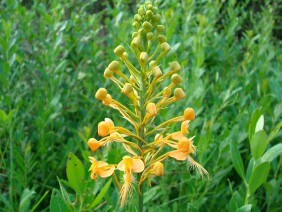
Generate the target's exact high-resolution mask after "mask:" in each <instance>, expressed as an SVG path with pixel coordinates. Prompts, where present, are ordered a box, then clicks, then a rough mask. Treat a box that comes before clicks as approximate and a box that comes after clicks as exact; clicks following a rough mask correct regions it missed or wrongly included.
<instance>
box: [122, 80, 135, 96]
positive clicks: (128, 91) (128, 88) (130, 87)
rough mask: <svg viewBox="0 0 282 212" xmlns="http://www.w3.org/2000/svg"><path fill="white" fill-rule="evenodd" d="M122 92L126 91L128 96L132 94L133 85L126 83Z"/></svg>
mask: <svg viewBox="0 0 282 212" xmlns="http://www.w3.org/2000/svg"><path fill="white" fill-rule="evenodd" d="M121 92H122V93H124V94H125V95H126V96H128V95H130V94H131V93H132V92H133V88H132V85H131V84H129V83H125V84H124V86H123V88H122V90H121Z"/></svg>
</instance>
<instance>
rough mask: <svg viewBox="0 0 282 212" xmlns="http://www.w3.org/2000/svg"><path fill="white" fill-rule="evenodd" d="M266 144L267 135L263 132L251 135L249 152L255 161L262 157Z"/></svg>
mask: <svg viewBox="0 0 282 212" xmlns="http://www.w3.org/2000/svg"><path fill="white" fill-rule="evenodd" d="M267 143H268V142H267V135H266V133H265V131H264V130H260V131H258V132H256V133H255V134H254V135H253V137H252V140H251V152H252V155H253V157H254V158H255V160H257V159H258V158H260V157H261V156H262V154H263V153H264V151H265V149H266V145H267Z"/></svg>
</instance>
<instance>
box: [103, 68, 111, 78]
mask: <svg viewBox="0 0 282 212" xmlns="http://www.w3.org/2000/svg"><path fill="white" fill-rule="evenodd" d="M112 76H113V72H112V70H110V69H108V68H106V69H105V71H104V77H105V78H106V79H108V78H111V77H112Z"/></svg>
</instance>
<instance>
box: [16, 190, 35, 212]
mask: <svg viewBox="0 0 282 212" xmlns="http://www.w3.org/2000/svg"><path fill="white" fill-rule="evenodd" d="M34 194H35V191H32V190H29V189H27V188H26V189H24V191H23V193H22V196H21V201H20V205H19V211H29V206H30V201H31V198H32V196H33V195H34Z"/></svg>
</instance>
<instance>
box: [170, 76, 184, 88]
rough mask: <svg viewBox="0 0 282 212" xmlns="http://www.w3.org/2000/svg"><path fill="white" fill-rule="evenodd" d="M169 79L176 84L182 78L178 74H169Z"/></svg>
mask: <svg viewBox="0 0 282 212" xmlns="http://www.w3.org/2000/svg"><path fill="white" fill-rule="evenodd" d="M171 81H172V83H173V84H174V85H178V84H180V83H181V82H182V78H181V77H180V76H179V75H178V74H173V75H172V76H171Z"/></svg>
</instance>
